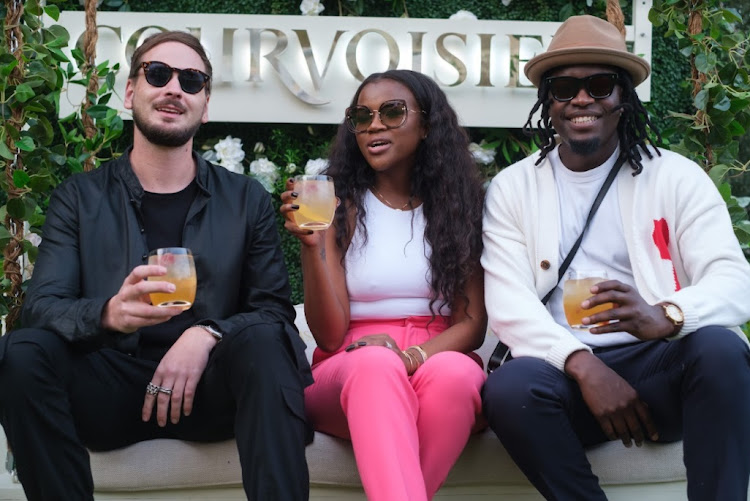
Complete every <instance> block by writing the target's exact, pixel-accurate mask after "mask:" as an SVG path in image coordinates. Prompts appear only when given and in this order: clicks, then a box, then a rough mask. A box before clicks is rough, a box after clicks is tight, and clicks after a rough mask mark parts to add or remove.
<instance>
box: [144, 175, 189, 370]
mask: <svg viewBox="0 0 750 501" xmlns="http://www.w3.org/2000/svg"><path fill="white" fill-rule="evenodd" d="M197 193H198V184H197V182H196V181H195V179H193V181H192V182H191V183H190V184H189V185H187V187H186V188H185V189H183V190H181V191H178V192H177V193H150V192H148V191H147V192H144V194H143V199H142V201H141V215H142V216H143V228H144V229H145V232H146V242H148V248H149V250H154V249H160V248H163V247H182V230H183V228H184V227H185V219H186V218H187V214H188V210H190V205H191V204H192V203H193V199H194V198H195V195H196V194H197ZM198 279H199V280H200V277H199V278H198ZM196 321H197V319H196V318H195V315H194V313H193V310H192V309H190V310H187V311H184V312H182V313H180V314H179V315H177V316H174V317H172V318H171V319H169V320H168V321H167V322H164V323H162V324H158V325H152V326H149V327H142V328H141V329H140V335H141V337H140V353H139V356H141V357H143V358H148V359H151V360H161V358H162V357H163V356H164V353H165V352H166V350H168V349H169V347H170V346H172V344H174V342H175V341H176V340H177V338H179V337H180V335H181V334H182V333H183V332H184V331H185V329H187V328H188V327H190V326H192V325H195V322H196Z"/></svg>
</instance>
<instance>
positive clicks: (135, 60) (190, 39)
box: [128, 31, 213, 95]
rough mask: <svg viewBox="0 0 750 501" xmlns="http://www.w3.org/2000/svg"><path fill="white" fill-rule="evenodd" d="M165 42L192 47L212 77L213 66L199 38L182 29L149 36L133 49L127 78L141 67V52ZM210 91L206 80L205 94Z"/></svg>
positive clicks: (134, 74)
mask: <svg viewBox="0 0 750 501" xmlns="http://www.w3.org/2000/svg"><path fill="white" fill-rule="evenodd" d="M166 42H178V43H181V44H183V45H186V46H187V47H189V48H191V49H193V50H194V51H195V52H196V53H197V54H198V55H199V56H200V58H201V60H202V61H203V65H204V66H205V67H206V70H205V73H206V74H207V75H208V76H209V77H213V68H212V67H211V61H209V60H208V56H207V55H206V50H205V49H204V48H203V45H201V42H200V40H198V39H197V38H196V37H195V36H193V35H191V34H190V33H186V32H184V31H163V32H161V33H156V34H154V35H151V36H149V37H148V38H146V40H144V41H143V43H142V44H141V45H140V46H138V48H137V49H135V52H133V57H132V58H131V60H130V74H129V75H128V78H135V77H136V76H137V75H138V70H139V69H140V67H141V58H142V57H143V54H145V53H146V52H148V51H150V50H151V49H153V48H154V47H156V46H157V45H161V44H163V43H166ZM210 93H211V80H209V81H208V82H206V94H207V95H208V94H210Z"/></svg>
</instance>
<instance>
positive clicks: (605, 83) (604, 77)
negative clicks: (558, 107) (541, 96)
mask: <svg viewBox="0 0 750 501" xmlns="http://www.w3.org/2000/svg"><path fill="white" fill-rule="evenodd" d="M618 78H619V77H618V76H617V75H616V74H615V73H597V74H596V75H591V76H588V77H586V78H575V77H550V78H547V79H546V81H547V85H549V91H550V93H551V94H552V97H554V98H555V99H556V100H558V101H562V102H565V101H570V100H572V99H573V98H574V97H576V96H577V95H578V92H579V91H580V90H581V87H584V88H585V89H586V92H588V93H589V96H591V97H593V98H594V99H604V98H605V97H609V96H611V95H612V91H613V90H615V84H616V83H617V80H618Z"/></svg>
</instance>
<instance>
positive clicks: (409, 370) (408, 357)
mask: <svg viewBox="0 0 750 501" xmlns="http://www.w3.org/2000/svg"><path fill="white" fill-rule="evenodd" d="M401 353H403V354H404V356H405V357H406V359H407V360H408V361H409V367H407V368H406V373H407V374H409V375H410V376H411V375H412V374H414V373H415V372H416V371H417V369H418V368H419V363H418V362H417V359H416V358H414V355H412V354H411V353H409V352H408V351H406V350H403V351H402V352H401ZM412 362H413V363H414V365H416V368H415V369H414V370H411V368H412Z"/></svg>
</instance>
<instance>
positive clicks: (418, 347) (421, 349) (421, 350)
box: [407, 344, 427, 363]
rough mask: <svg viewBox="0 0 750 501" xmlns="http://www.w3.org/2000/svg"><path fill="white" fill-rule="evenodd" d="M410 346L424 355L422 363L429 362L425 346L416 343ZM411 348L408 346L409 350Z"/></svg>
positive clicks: (420, 354)
mask: <svg viewBox="0 0 750 501" xmlns="http://www.w3.org/2000/svg"><path fill="white" fill-rule="evenodd" d="M409 348H413V349H415V350H417V353H419V356H420V357H422V363H425V362H427V352H426V351H424V348H422V347H421V346H418V345H416V344H415V345H414V346H409ZM409 348H407V350H408V349H409Z"/></svg>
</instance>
